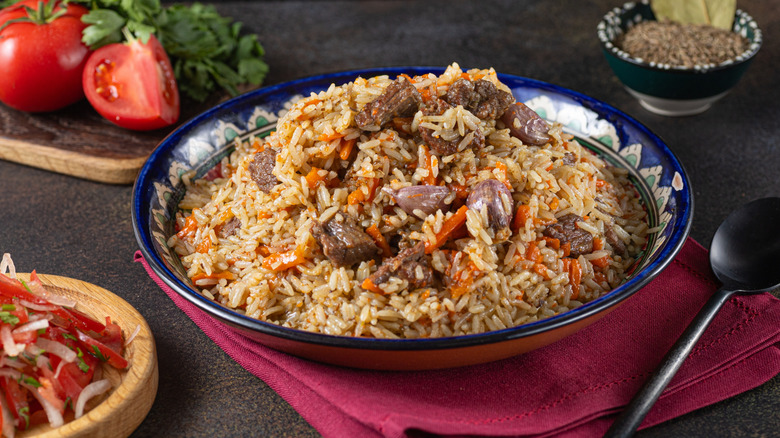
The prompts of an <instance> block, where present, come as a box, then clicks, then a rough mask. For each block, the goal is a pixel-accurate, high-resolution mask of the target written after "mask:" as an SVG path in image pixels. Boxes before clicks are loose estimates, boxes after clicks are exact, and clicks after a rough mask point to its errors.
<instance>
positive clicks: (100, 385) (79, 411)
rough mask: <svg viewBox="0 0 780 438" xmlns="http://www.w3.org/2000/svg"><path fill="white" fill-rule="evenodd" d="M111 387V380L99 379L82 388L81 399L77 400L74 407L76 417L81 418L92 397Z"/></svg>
mask: <svg viewBox="0 0 780 438" xmlns="http://www.w3.org/2000/svg"><path fill="white" fill-rule="evenodd" d="M109 389H111V382H110V381H109V380H108V379H103V380H97V381H94V382H92V383H90V384H89V385H87V386H85V387H84V389H82V390H81V394H79V399H78V400H76V406H75V407H74V411H75V414H76V418H80V417H81V416H82V415H84V406H86V404H87V402H88V401H89V400H90V399H92V397H96V396H98V395H100V394H102V393H104V392H106V391H108V390H109Z"/></svg>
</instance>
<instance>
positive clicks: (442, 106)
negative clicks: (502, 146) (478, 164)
mask: <svg viewBox="0 0 780 438" xmlns="http://www.w3.org/2000/svg"><path fill="white" fill-rule="evenodd" d="M450 108H452V106H451V105H450V104H448V103H447V102H445V101H444V100H442V99H432V100H431V101H429V102H426V104H425V105H424V106H423V107H422V108H421V109H422V112H423V114H424V115H426V116H440V115H442V114H444V112H445V111H447V110H448V109H450ZM419 130H420V136H421V137H422V140H423V141H424V142H425V144H427V145H428V147H429V148H431V150H432V151H433V152H434V153H436V154H438V155H442V156H444V155H452V154H454V153H455V152H457V151H458V146H459V145H460V142H461V141H463V138H464V137H460V136H458V137H457V138H455V139H454V140H449V141H448V140H445V139H443V138H441V137H438V136H436V135H434V131H433V130H432V129H430V128H426V127H423V126H421V127H420V128H419ZM470 132H473V135H472V136H471V140H470V141H469V142H468V144H466V145H465V147H464V149H466V148H473V149H479V148H483V147H484V146H485V135H484V134H482V131H480V130H479V129H477V130H475V131H470ZM468 135H470V134H466V136H468Z"/></svg>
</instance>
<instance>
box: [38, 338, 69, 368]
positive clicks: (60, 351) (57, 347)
mask: <svg viewBox="0 0 780 438" xmlns="http://www.w3.org/2000/svg"><path fill="white" fill-rule="evenodd" d="M35 343H36V344H37V345H38V346H39V347H41V348H43V349H44V350H46V351H48V352H49V353H51V354H53V355H55V356H59V357H61V358H62V360H64V361H65V362H73V361H75V360H76V352H75V351H73V350H71V349H70V348H68V347H67V346H66V345H65V344H63V343H61V342H57V341H53V340H51V339H46V338H38V340H37V341H35Z"/></svg>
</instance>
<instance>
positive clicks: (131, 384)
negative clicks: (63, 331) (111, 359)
mask: <svg viewBox="0 0 780 438" xmlns="http://www.w3.org/2000/svg"><path fill="white" fill-rule="evenodd" d="M17 276H18V278H20V279H22V280H25V281H26V280H29V278H30V275H29V274H21V273H20V274H17ZM38 277H40V279H41V282H42V283H43V285H44V286H45V287H46V288H47V289H48V290H49V291H50V292H51V293H54V294H57V295H61V296H65V297H68V298H70V299H73V300H76V302H77V304H76V309H77V310H80V311H82V312H83V313H86V314H87V315H89V316H91V317H92V318H94V319H96V320H98V321H101V322H103V321H105V318H106V316H110V317H111V321H113V322H115V323H117V324H119V327H121V328H122V334H123V335H124V337H125V339H127V338H129V337H130V336H131V335H132V334H133V332H134V331H135V329H136V327H140V330H139V332H138V334H137V335H136V336H135V338H134V339H133V341H132V343H130V345H128V346H127V347H126V348H125V355H124V357H125V358H126V359H127V360H128V362H129V363H130V365H129V366H128V367H127V369H124V370H117V369H115V368H113V367H111V366H110V365H107V364H103V376H104V377H105V378H108V379H109V380H110V381H111V384H112V388H111V390H109V391H108V392H107V393H105V394H103V395H102V396H100V397H96V398H95V399H93V400H90V402H89V403H87V409H86V412H85V414H84V415H83V416H82V417H81V418H78V419H76V420H73V421H70V422H67V423H65V424H64V425H63V426H61V427H58V428H56V429H55V428H52V427H50V426H49V425H48V424H40V425H37V426H34V427H31V428H30V429H28V430H23V431H17V433H16V436H17V437H22V438H27V437H35V438H43V437H67V438H71V437H90V438H103V437H105V438H117V437H127V436H129V435H130V434H131V433H132V432H133V431H134V430H135V429H136V428H137V427H138V425H139V424H141V422H142V421H143V419H144V417H146V414H148V413H149V409H151V407H152V403H153V402H154V397H155V395H156V394H157V382H158V371H157V350H156V349H155V345H154V337H153V336H152V331H151V330H150V329H149V325H148V324H147V323H146V320H144V318H143V316H141V314H140V313H138V311H137V310H136V309H135V308H133V306H131V305H130V304H128V303H127V301H125V300H123V299H122V298H120V297H118V296H117V295H114V294H113V293H111V292H109V291H107V290H105V289H103V288H101V287H99V286H95V285H94V284H90V283H86V282H83V281H79V280H74V279H72V278H67V277H60V276H56V275H43V274H39V275H38Z"/></svg>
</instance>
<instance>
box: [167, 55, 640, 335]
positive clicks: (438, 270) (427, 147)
mask: <svg viewBox="0 0 780 438" xmlns="http://www.w3.org/2000/svg"><path fill="white" fill-rule="evenodd" d="M185 185H186V194H185V196H184V198H183V199H182V201H181V202H180V204H179V209H180V211H179V213H178V215H177V218H176V219H177V231H178V232H177V233H176V234H175V235H173V236H171V238H170V239H169V242H168V244H169V245H170V246H171V247H172V248H173V249H174V250H175V251H176V252H177V254H179V256H180V258H181V261H182V263H183V265H184V266H185V268H186V269H187V275H188V276H189V277H190V278H191V279H192V282H193V284H194V285H195V286H196V287H197V288H198V289H199V290H201V292H202V293H203V294H204V295H206V296H208V297H209V298H211V299H214V300H216V301H217V302H219V303H221V304H223V305H225V306H227V307H228V308H231V309H234V310H236V311H239V312H242V313H245V314H246V315H248V316H250V317H252V318H256V319H259V320H262V321H268V322H271V323H274V324H279V325H282V326H285V327H291V328H295V329H300V330H307V331H312V332H320V333H325V334H331V335H343V336H363V337H377V338H419V337H442V336H456V335H463V334H472V333H481V332H485V331H492V330H498V329H503V328H507V327H512V326H517V325H521V324H525V323H529V322H532V321H536V320H539V319H542V318H545V317H549V316H552V315H555V314H558V313H562V312H565V311H567V310H570V309H573V308H575V307H577V306H580V305H582V304H583V303H585V302H588V301H591V300H593V299H595V298H598V297H600V296H602V295H604V294H606V293H607V292H608V291H610V290H611V289H613V288H614V287H616V286H617V285H619V284H620V283H621V282H622V281H623V280H624V279H625V277H626V275H627V274H626V271H627V270H628V269H629V268H630V266H631V265H632V264H633V263H634V262H635V258H636V255H637V254H638V253H639V252H640V251H641V249H642V247H643V246H644V245H645V243H646V236H647V233H648V223H647V214H646V212H645V210H644V209H643V207H642V205H641V202H640V199H639V197H638V195H637V192H636V190H635V189H634V188H633V186H632V185H631V183H630V181H629V179H628V173H627V171H626V170H625V169H621V168H617V167H614V166H611V165H609V164H608V163H606V162H605V161H604V160H602V159H601V158H599V157H598V156H596V155H594V154H593V153H592V152H590V151H589V150H587V149H585V148H583V147H582V146H581V145H580V144H579V143H578V142H577V141H575V140H573V137H572V136H571V135H568V134H565V133H564V132H563V131H562V128H561V126H560V125H559V124H548V123H547V122H546V121H544V120H542V119H541V118H540V117H539V116H537V115H536V114H535V113H532V110H530V109H529V108H527V107H525V106H524V105H523V104H522V103H519V102H515V99H514V98H513V97H512V95H511V90H509V89H508V88H507V87H506V86H505V85H504V84H502V83H501V82H500V81H499V79H498V77H497V75H496V72H495V71H494V70H493V69H487V70H476V69H475V70H468V71H462V70H461V68H460V67H459V66H458V65H457V64H452V65H450V66H449V67H448V68H447V70H446V71H445V72H444V73H443V74H442V75H440V76H435V75H433V74H427V75H421V76H415V77H408V76H406V75H401V76H399V77H397V78H390V77H387V76H378V77H373V78H357V79H356V80H355V81H353V82H350V83H348V84H345V85H341V86H335V85H331V86H330V87H329V88H328V89H327V90H326V91H322V92H320V93H317V94H314V93H312V94H311V95H310V96H308V97H305V98H302V99H300V100H299V101H297V102H296V103H295V104H294V105H293V106H292V107H291V108H290V110H289V111H288V112H287V113H286V114H285V115H284V116H283V117H282V118H281V119H279V121H278V123H277V126H276V131H274V132H273V133H271V135H270V136H268V137H266V138H264V139H260V138H253V139H250V140H249V141H244V142H240V143H239V144H237V145H236V150H235V151H234V152H233V153H231V154H230V156H229V157H226V158H225V159H224V160H223V161H222V162H221V163H220V164H219V165H218V166H217V169H216V172H210V173H209V174H208V175H207V176H206V177H204V178H200V179H197V180H192V181H190V180H187V179H186V178H185Z"/></svg>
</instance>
